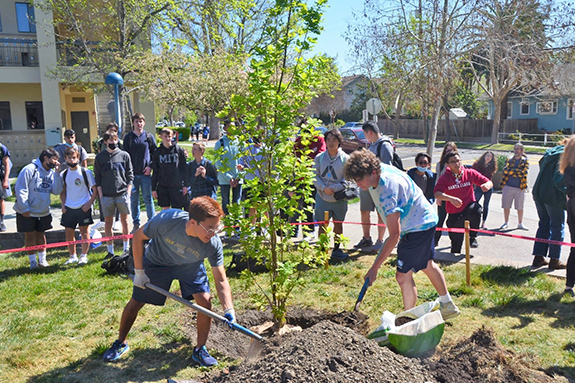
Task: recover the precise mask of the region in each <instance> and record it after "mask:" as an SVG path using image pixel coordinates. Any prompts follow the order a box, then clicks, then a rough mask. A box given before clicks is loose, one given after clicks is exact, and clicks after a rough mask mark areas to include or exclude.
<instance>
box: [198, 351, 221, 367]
mask: <svg viewBox="0 0 575 383" xmlns="http://www.w3.org/2000/svg"><path fill="white" fill-rule="evenodd" d="M192 359H193V360H194V362H196V363H199V364H200V365H201V366H202V367H212V366H216V365H217V364H218V361H217V360H216V358H214V357H213V356H211V355H210V353H209V352H208V350H207V349H206V346H202V347H200V348H194V352H193V353H192Z"/></svg>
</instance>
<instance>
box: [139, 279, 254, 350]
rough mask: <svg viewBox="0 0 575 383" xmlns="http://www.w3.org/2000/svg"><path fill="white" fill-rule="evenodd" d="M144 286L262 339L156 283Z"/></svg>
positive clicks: (246, 333) (243, 332) (232, 327)
mask: <svg viewBox="0 0 575 383" xmlns="http://www.w3.org/2000/svg"><path fill="white" fill-rule="evenodd" d="M130 279H133V276H132V275H130ZM145 286H146V288H148V289H150V290H154V291H155V292H157V293H159V294H162V295H163V296H165V297H168V298H172V299H173V300H175V301H178V302H180V303H182V304H184V305H186V306H188V307H190V308H192V309H194V310H196V311H197V312H200V313H202V314H204V315H207V316H209V317H210V318H212V319H215V320H217V321H220V322H222V323H225V324H226V325H229V326H230V328H231V329H232V330H236V331H239V332H241V333H242V334H245V335H247V336H250V337H252V338H254V339H257V340H262V339H263V338H262V337H261V336H260V335H258V334H256V333H255V332H253V331H251V330H248V329H247V328H245V327H243V326H240V325H239V324H237V323H230V322H229V321H228V320H227V319H226V318H224V317H223V316H221V315H219V314H216V313H215V312H213V311H211V310H208V309H207V308H205V307H202V306H200V305H198V304H195V303H192V302H190V301H188V300H187V299H184V298H182V297H180V296H179V295H176V294H173V293H171V292H169V291H167V290H164V289H162V288H161V287H158V286H156V285H153V284H151V283H150V282H148V283H146V284H145Z"/></svg>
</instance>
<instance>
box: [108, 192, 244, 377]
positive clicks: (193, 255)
mask: <svg viewBox="0 0 575 383" xmlns="http://www.w3.org/2000/svg"><path fill="white" fill-rule="evenodd" d="M223 215H224V212H223V211H222V208H221V206H220V204H219V203H218V202H216V201H215V200H214V199H213V198H210V197H205V196H203V197H198V198H195V199H193V200H192V202H191V203H190V206H189V209H188V211H187V212H185V211H182V210H177V209H169V210H163V211H162V212H160V213H158V214H156V216H154V218H152V219H151V220H150V221H148V222H147V223H146V224H145V225H144V226H143V227H141V228H140V229H138V231H136V233H135V234H134V238H133V240H132V243H133V248H132V250H133V254H134V267H135V276H134V288H133V292H132V298H131V299H130V301H129V302H128V304H127V305H126V307H125V308H124V312H123V313H122V319H121V321H120V330H119V335H118V339H117V340H116V341H115V342H114V343H113V344H112V347H110V349H108V350H107V351H106V352H105V353H104V357H103V358H104V360H105V361H107V362H112V361H115V360H117V359H118V358H120V357H121V356H122V355H123V354H124V353H125V352H126V351H128V350H129V346H128V343H127V342H126V338H127V337H128V333H129V332H130V329H131V328H132V325H133V324H134V322H135V321H136V318H137V316H138V312H139V311H140V309H142V307H144V305H145V304H146V303H149V304H153V305H156V306H163V305H164V303H165V301H166V297H165V296H164V295H162V294H159V293H157V292H155V291H153V290H151V289H149V288H146V283H151V284H153V285H156V286H158V287H160V288H163V289H164V290H168V291H169V290H170V286H171V285H172V281H173V280H174V279H177V280H178V281H179V284H180V289H181V295H182V297H183V298H184V299H187V300H192V299H193V300H194V301H196V303H197V304H198V305H200V306H202V307H205V308H206V309H208V310H211V309H212V302H211V300H212V298H211V295H210V285H209V282H208V276H207V274H206V269H205V267H204V259H206V258H207V259H208V261H209V263H210V265H211V267H212V273H213V276H214V284H215V286H216V291H217V293H218V298H219V299H220V302H221V304H222V308H223V309H224V317H225V318H226V319H227V320H228V321H229V322H230V323H233V322H235V319H236V314H235V311H234V306H233V303H232V294H231V289H230V285H229V282H228V279H227V277H226V270H225V268H224V265H223V263H224V254H223V246H222V242H221V240H220V238H219V237H218V236H217V234H218V233H219V232H220V231H221V225H220V218H221V217H222V216H223ZM147 240H150V242H149V245H148V246H147V247H146V248H144V242H145V241H147ZM211 323H212V320H211V318H210V317H208V316H206V315H204V314H202V313H199V312H198V316H197V323H196V328H197V345H196V346H195V347H194V351H193V353H192V359H193V360H194V361H195V362H197V363H199V364H200V365H201V366H204V367H211V366H215V365H217V364H218V362H217V360H216V359H215V358H213V357H212V356H210V354H209V352H208V350H207V349H206V346H205V344H206V341H207V339H208V335H209V332H210V326H211Z"/></svg>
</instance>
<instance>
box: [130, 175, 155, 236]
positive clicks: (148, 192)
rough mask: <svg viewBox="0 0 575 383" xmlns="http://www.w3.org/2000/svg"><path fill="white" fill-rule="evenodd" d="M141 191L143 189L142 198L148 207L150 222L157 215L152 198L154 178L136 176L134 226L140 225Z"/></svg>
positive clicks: (133, 193)
mask: <svg viewBox="0 0 575 383" xmlns="http://www.w3.org/2000/svg"><path fill="white" fill-rule="evenodd" d="M140 189H142V198H143V199H144V204H145V205H146V213H147V214H148V221H149V220H150V219H152V217H153V216H154V214H155V210H154V199H153V198H152V176H145V175H143V174H138V175H135V176H134V187H133V188H132V196H131V199H132V201H131V202H132V221H133V224H134V226H136V225H138V226H139V225H140Z"/></svg>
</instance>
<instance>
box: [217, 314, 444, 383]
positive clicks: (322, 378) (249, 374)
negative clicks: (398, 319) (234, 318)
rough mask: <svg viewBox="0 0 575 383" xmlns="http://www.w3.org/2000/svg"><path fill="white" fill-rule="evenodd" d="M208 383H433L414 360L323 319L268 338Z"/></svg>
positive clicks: (417, 361) (418, 362) (429, 376)
mask: <svg viewBox="0 0 575 383" xmlns="http://www.w3.org/2000/svg"><path fill="white" fill-rule="evenodd" d="M210 381H211V382H229V383H234V382H237V383H240V382H242V383H255V382H258V383H259V382H278V383H299V382H301V383H304V382H305V383H335V382H342V383H343V382H346V383H347V382H374V383H376V382H378V383H386V382H389V383H391V382H422V383H424V382H434V380H433V379H432V377H431V375H430V374H429V373H428V372H426V371H425V369H424V368H423V366H422V365H421V363H420V361H419V360H418V359H409V358H405V357H402V356H400V355H397V354H395V353H393V352H392V351H390V350H389V349H387V348H382V347H379V346H378V345H377V344H376V343H375V342H373V341H370V340H368V339H366V338H365V337H364V336H362V335H359V334H358V333H356V332H355V331H353V330H351V329H349V328H347V327H344V326H341V325H338V324H336V323H333V322H331V321H322V322H320V323H318V324H316V325H314V326H312V327H310V328H308V329H306V330H304V331H303V332H296V333H291V334H289V335H287V336H284V337H282V338H281V339H278V338H277V337H274V338H271V339H269V340H267V341H266V342H265V344H264V348H263V351H262V355H261V358H260V359H259V360H257V361H255V362H251V363H250V362H247V363H244V364H242V365H240V366H239V367H237V368H234V369H230V370H229V373H221V374H219V375H218V376H216V377H214V378H212V380H210Z"/></svg>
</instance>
